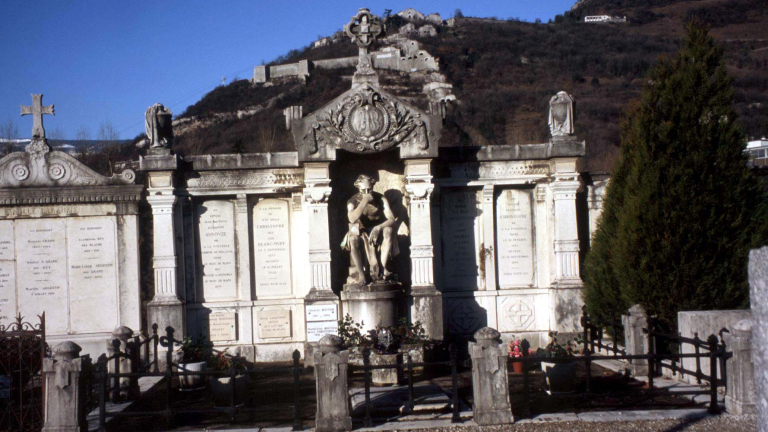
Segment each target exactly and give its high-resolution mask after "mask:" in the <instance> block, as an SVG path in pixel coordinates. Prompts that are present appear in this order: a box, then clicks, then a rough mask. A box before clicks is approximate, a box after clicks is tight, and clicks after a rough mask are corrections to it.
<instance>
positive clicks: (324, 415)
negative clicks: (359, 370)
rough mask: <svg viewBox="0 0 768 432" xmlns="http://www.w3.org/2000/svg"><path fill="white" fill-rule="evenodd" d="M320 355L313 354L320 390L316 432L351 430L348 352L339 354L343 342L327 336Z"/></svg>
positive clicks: (321, 342) (323, 341)
mask: <svg viewBox="0 0 768 432" xmlns="http://www.w3.org/2000/svg"><path fill="white" fill-rule="evenodd" d="M318 345H319V348H320V350H319V352H318V351H315V352H314V354H313V357H314V364H315V383H316V386H317V387H316V388H317V414H316V415H315V431H317V432H336V431H350V430H352V417H350V415H349V391H348V389H347V367H348V366H347V364H348V362H349V351H340V350H341V345H342V340H341V338H340V337H338V336H334V335H330V334H329V335H325V336H323V338H322V339H320V342H319V344H318Z"/></svg>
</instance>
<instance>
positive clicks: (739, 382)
mask: <svg viewBox="0 0 768 432" xmlns="http://www.w3.org/2000/svg"><path fill="white" fill-rule="evenodd" d="M723 339H725V344H726V345H727V347H728V350H729V351H731V352H733V357H731V359H730V360H727V361H726V363H725V364H726V369H727V370H726V374H727V375H726V376H727V377H728V386H727V388H726V392H725V410H726V411H728V412H729V413H731V414H735V415H744V414H755V413H756V412H757V411H756V409H755V374H754V368H753V366H752V320H751V319H746V320H742V321H739V322H738V323H736V325H735V326H734V327H733V328H732V329H731V332H730V333H725V334H724V335H723Z"/></svg>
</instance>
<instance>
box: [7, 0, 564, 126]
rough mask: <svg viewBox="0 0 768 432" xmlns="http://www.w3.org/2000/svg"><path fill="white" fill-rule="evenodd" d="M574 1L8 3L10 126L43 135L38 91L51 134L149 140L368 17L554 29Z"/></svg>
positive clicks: (114, 0) (12, 0) (42, 0)
mask: <svg viewBox="0 0 768 432" xmlns="http://www.w3.org/2000/svg"><path fill="white" fill-rule="evenodd" d="M573 3H574V0H541V1H536V0H506V1H504V0H497V1H491V0H472V1H463V2H461V1H453V0H446V1H434V0H433V1H421V0H403V1H400V0H397V1H389V2H386V3H384V2H370V1H369V2H367V3H365V2H360V1H355V2H352V1H340V0H324V1H300V0H295V1H281V0H271V1H234V0H233V1H215V0H208V1H202V0H188V1H180V0H163V1H138V0H137V1H117V0H112V1H104V0H102V1H95V0H89V1H85V0H83V1H55V0H35V1H29V0H3V1H2V2H0V16H1V17H3V19H2V25H0V65H2V74H0V77H1V78H0V121H1V122H5V121H7V118H8V117H9V116H11V117H12V118H13V120H14V121H15V122H16V124H17V125H18V129H19V132H20V135H21V137H29V136H30V135H31V130H32V119H31V117H30V116H25V117H19V105H20V104H24V105H30V104H31V103H32V99H31V97H30V94H31V93H43V94H44V97H43V103H44V104H55V106H56V116H55V117H51V116H46V118H45V127H46V130H47V131H48V132H49V134H50V131H51V130H53V129H55V128H59V129H60V130H61V131H62V132H63V134H64V137H65V138H74V137H75V135H76V132H77V130H78V129H79V128H81V127H86V128H88V129H89V130H90V133H91V135H94V136H95V134H96V133H97V131H98V128H99V125H100V124H101V123H102V122H104V121H105V120H109V121H110V122H111V123H112V124H113V125H114V126H115V127H116V129H117V130H118V132H119V133H120V137H121V138H123V139H130V138H133V137H134V136H136V135H137V134H139V133H141V132H143V129H144V126H143V115H144V110H146V108H147V107H148V106H150V105H152V104H154V103H156V102H161V103H163V104H165V105H166V106H168V107H169V108H170V109H171V110H172V111H173V113H174V114H180V113H181V112H183V111H184V110H185V109H186V107H187V106H189V105H191V104H193V103H195V102H196V101H198V100H199V99H200V98H201V97H202V96H203V95H204V94H205V93H207V92H208V91H210V90H211V89H213V88H214V87H215V86H216V85H219V84H220V83H221V80H222V77H225V78H226V80H227V82H230V81H231V80H232V79H235V78H241V79H242V78H249V77H250V76H251V75H252V73H253V72H252V71H253V66H255V65H258V64H261V61H262V60H264V61H270V60H272V59H274V58H275V57H276V56H278V55H281V54H285V53H286V52H287V51H288V50H290V49H294V48H300V47H302V46H305V45H307V44H309V43H311V42H312V41H314V40H316V39H317V37H318V36H327V35H329V34H331V33H333V32H334V31H336V30H337V29H340V28H341V27H342V26H343V25H344V24H345V23H346V22H347V21H349V18H350V17H351V16H352V15H354V14H355V13H356V12H357V9H358V8H360V7H368V8H369V9H371V12H373V13H375V14H377V15H381V14H382V13H383V11H384V9H385V8H387V9H392V10H393V12H398V11H400V10H402V9H405V8H407V7H414V8H416V9H417V10H419V11H421V12H423V13H425V14H426V13H431V12H438V13H440V14H441V15H442V16H443V18H449V17H451V16H453V13H454V11H455V10H456V9H457V8H459V9H461V10H462V12H463V13H464V15H466V16H479V17H491V16H496V17H499V18H509V17H519V18H521V19H524V20H527V21H533V20H535V19H536V18H541V19H542V20H543V21H547V20H548V19H550V18H553V17H554V16H555V15H557V14H560V13H563V11H566V10H568V9H570V7H571V6H572V5H573Z"/></svg>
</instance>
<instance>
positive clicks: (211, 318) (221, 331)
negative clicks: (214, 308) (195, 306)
mask: <svg viewBox="0 0 768 432" xmlns="http://www.w3.org/2000/svg"><path fill="white" fill-rule="evenodd" d="M236 330H237V315H236V314H235V312H213V313H211V314H210V315H208V334H209V337H208V339H210V341H211V342H221V341H233V340H237V331H236Z"/></svg>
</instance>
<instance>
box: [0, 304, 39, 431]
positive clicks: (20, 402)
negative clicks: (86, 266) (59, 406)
mask: <svg viewBox="0 0 768 432" xmlns="http://www.w3.org/2000/svg"><path fill="white" fill-rule="evenodd" d="M38 318H39V319H40V323H39V324H32V323H29V322H26V321H24V318H23V317H22V316H21V314H19V315H18V316H17V317H16V320H15V321H14V322H12V323H10V324H8V325H7V326H5V325H0V430H4V431H14V432H15V431H22V432H27V431H39V430H40V429H41V428H42V427H43V418H44V417H43V411H44V409H45V403H44V402H45V379H44V377H43V372H42V370H43V360H44V359H45V356H46V352H47V350H48V347H47V345H46V343H45V313H43V314H42V315H40V316H39V317H38Z"/></svg>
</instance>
